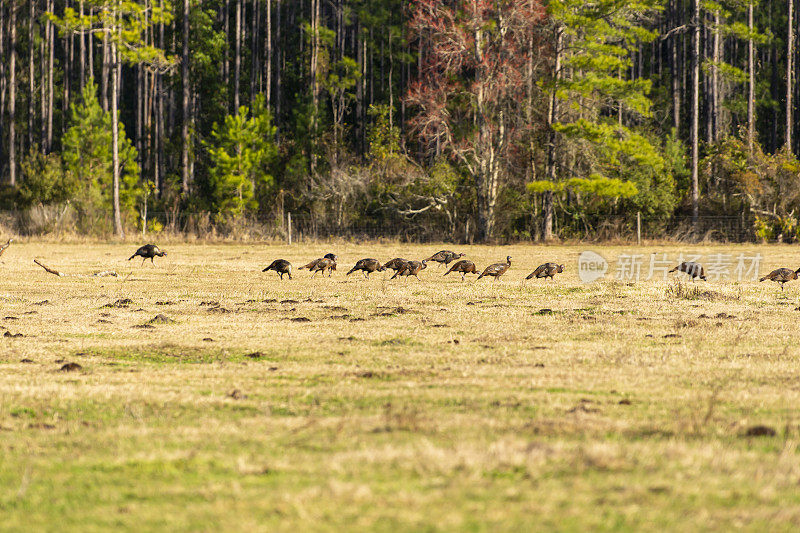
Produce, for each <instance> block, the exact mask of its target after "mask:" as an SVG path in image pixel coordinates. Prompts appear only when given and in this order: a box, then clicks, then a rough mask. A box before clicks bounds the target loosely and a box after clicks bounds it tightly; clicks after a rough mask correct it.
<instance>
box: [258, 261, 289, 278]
mask: <svg viewBox="0 0 800 533" xmlns="http://www.w3.org/2000/svg"><path fill="white" fill-rule="evenodd" d="M268 270H274V271H275V272H277V273H278V274H280V276H281V279H283V275H284V274H286V275H288V276H289V279H292V264H291V263H290V262H289V261H287V260H286V259H276V260H275V261H273V262H272V263H270V264H269V266H268V267H267V268H265V269H264V270H262V271H261V272H266V271H268Z"/></svg>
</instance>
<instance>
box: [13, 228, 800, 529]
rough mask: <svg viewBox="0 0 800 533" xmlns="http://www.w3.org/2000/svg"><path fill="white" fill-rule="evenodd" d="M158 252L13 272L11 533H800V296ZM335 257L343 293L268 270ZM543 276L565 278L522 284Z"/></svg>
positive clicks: (767, 290) (18, 250)
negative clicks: (360, 269)
mask: <svg viewBox="0 0 800 533" xmlns="http://www.w3.org/2000/svg"><path fill="white" fill-rule="evenodd" d="M448 247H450V246H448ZM164 248H165V249H167V250H168V251H169V256H168V257H166V258H156V266H155V267H154V266H152V265H150V263H149V261H148V263H147V264H146V265H144V266H140V265H139V261H138V260H134V261H131V262H128V261H126V259H127V257H128V256H129V255H130V254H131V253H132V251H133V250H134V249H135V246H131V245H118V244H117V245H111V244H109V245H105V244H100V245H95V246H89V245H77V244H44V243H18V244H14V245H13V246H12V247H11V248H9V249H8V250H7V251H6V253H5V255H3V257H2V260H1V261H0V274H1V276H0V302H1V303H2V313H0V315H1V316H0V326H2V329H0V333H6V335H5V336H3V337H0V343H1V344H2V351H0V354H1V355H0V530H11V531H13V530H16V531H33V530H50V531H54V530H58V531H64V530H73V531H76V530H79V531H100V530H108V529H112V528H114V529H119V528H122V529H136V530H141V531H150V530H170V531H177V530H222V529H224V530H229V531H241V530H259V531H294V532H296V531H307V530H316V531H333V530H338V531H342V530H344V531H366V530H369V531H439V530H443V531H444V530H447V531H524V530H533V529H535V530H541V529H558V530H586V529H596V530H652V531H656V530H664V529H669V530H681V531H691V530H698V529H701V530H728V529H731V528H743V529H747V530H753V531H764V530H766V529H769V530H770V531H782V530H783V531H789V530H797V528H798V527H800V454H798V443H800V411H798V404H800V343H798V333H800V311H798V310H797V308H798V305H800V302H798V300H799V299H800V298H798V291H800V282H794V283H795V284H794V285H793V284H791V283H790V284H787V287H786V294H780V291H779V289H778V287H777V286H776V285H775V284H772V283H766V282H765V283H758V282H752V281H744V282H739V281H734V280H723V281H712V282H710V283H707V284H706V283H702V282H698V283H697V284H695V285H696V287H693V286H692V284H691V283H688V284H687V283H685V281H684V283H682V284H680V285H679V284H678V281H677V280H678V279H680V278H679V277H678V276H676V275H675V274H671V275H670V278H669V280H662V279H658V280H647V281H639V282H620V281H614V280H612V279H609V278H606V280H604V281H598V282H596V283H592V284H584V283H582V282H581V281H580V280H579V279H578V276H577V273H576V267H577V257H578V254H579V253H580V251H582V250H584V249H586V247H577V246H523V245H519V246H502V247H500V246H498V247H483V246H468V247H458V246H456V247H453V248H454V249H456V250H461V251H465V252H467V254H468V257H469V258H471V259H474V260H475V262H476V263H477V264H478V266H479V267H483V266H486V265H487V264H488V263H490V262H495V261H498V260H501V259H504V258H505V256H506V255H511V256H513V258H514V259H513V264H512V267H511V269H510V270H509V272H508V273H507V274H506V276H505V277H503V278H502V279H501V280H500V281H498V282H493V281H492V280H491V279H488V280H487V279H483V280H480V281H479V282H476V281H475V276H471V277H468V278H467V281H466V282H465V283H462V282H461V281H460V279H459V277H458V276H456V275H450V276H448V277H444V278H443V277H442V273H443V272H444V270H443V269H439V268H438V267H437V266H436V265H433V266H431V267H429V268H428V269H427V270H424V271H422V273H421V274H420V277H421V278H422V281H417V280H415V279H413V278H412V279H410V280H408V281H406V280H393V281H389V280H388V277H389V276H388V275H386V274H384V273H376V274H374V275H373V277H372V279H370V280H365V279H363V278H362V277H361V275H360V273H359V274H354V275H351V276H349V277H345V275H344V274H345V272H346V271H347V270H348V269H349V268H350V266H351V265H352V264H353V263H354V262H355V260H357V259H359V258H362V257H376V258H378V259H380V260H383V261H386V260H388V259H389V258H391V257H395V256H404V257H408V258H416V259H421V258H423V257H425V256H427V255H431V254H432V253H433V252H435V251H437V250H439V249H440V248H442V246H441V245H432V246H416V245H403V244H395V245H387V244H375V245H369V244H361V245H356V244H340V245H299V246H294V247H291V248H289V247H286V246H267V245H202V244H174V245H172V246H164ZM589 249H593V250H595V251H597V252H599V253H600V254H602V255H604V256H605V257H607V258H608V259H613V258H615V257H617V256H618V255H620V254H623V253H634V252H635V253H641V254H644V255H645V257H646V258H647V257H649V254H650V253H651V252H657V253H659V254H662V253H668V254H670V255H671V256H674V257H676V256H677V254H678V253H679V252H681V251H683V252H684V253H686V252H698V253H700V254H703V255H705V256H709V255H711V254H718V253H725V254H731V255H736V254H739V253H747V254H753V253H759V254H761V255H762V256H763V265H762V268H761V272H762V275H763V274H764V273H766V272H768V271H769V270H771V269H772V268H777V267H779V266H791V267H793V268H796V267H798V266H800V264H799V263H800V261H798V259H799V257H798V255H799V254H798V252H797V250H796V249H795V248H794V247H790V246H779V245H775V246H755V245H737V246H677V245H675V246H655V245H654V246H647V247H642V248H636V247H602V246H598V247H589ZM328 251H335V252H337V253H338V255H339V258H340V259H339V265H340V266H339V270H338V272H336V273H334V275H333V277H332V278H330V279H329V278H327V277H325V278H324V279H321V278H320V277H319V276H317V278H316V279H313V280H312V279H310V274H308V273H307V272H306V271H295V274H294V280H292V281H284V282H280V281H279V280H278V277H277V275H276V274H275V273H274V272H269V273H262V272H261V269H262V268H264V267H265V266H266V265H267V264H269V262H270V261H271V260H272V259H275V258H278V257H284V258H286V259H288V260H290V261H291V262H292V263H293V264H294V265H295V267H297V266H300V265H302V264H303V263H304V262H306V261H308V260H310V259H313V258H315V257H319V256H321V255H323V254H324V253H326V252H328ZM37 257H38V258H40V259H42V260H43V261H44V262H45V263H46V264H49V265H51V266H54V267H56V268H58V269H60V270H62V271H64V272H68V273H72V274H91V273H92V272H94V271H97V270H105V269H115V270H117V271H118V272H119V273H120V277H119V278H92V277H88V276H68V277H60V278H59V277H56V276H53V275H51V274H47V273H45V272H44V271H43V270H42V269H40V268H39V267H38V266H36V265H34V264H33V262H32V260H33V259H34V258H37ZM547 260H557V261H559V262H563V263H565V264H566V266H567V271H566V272H565V273H564V274H563V275H560V276H559V277H557V278H556V281H555V282H550V281H543V280H538V281H537V280H533V281H530V282H526V284H525V285H524V286H523V284H522V283H521V280H522V279H523V278H524V276H525V275H527V274H528V273H529V272H531V271H532V270H533V269H534V268H535V267H536V266H537V265H539V264H540V263H542V262H544V261H547ZM612 269H613V265H612ZM643 270H646V267H645V268H643ZM609 274H610V275H613V272H610V273H609ZM680 276H683V275H680ZM123 299H130V300H131V301H130V302H129V303H125V302H124V301H123V302H119V301H120V300H123ZM157 315H164V318H165V319H166V320H164V319H156V320H153V319H154V318H155V317H156V316H157ZM3 317H4V318H3ZM17 334H21V335H22V336H9V335H17ZM23 361H25V362H23ZM69 362H75V363H78V364H79V365H81V367H82V368H81V369H79V370H76V371H72V372H65V371H59V369H60V368H61V367H62V366H63V365H64V364H65V363H69ZM758 426H764V427H763V428H761V429H759V427H758ZM770 430H774V432H775V434H774V435H766V436H758V435H749V434H748V433H755V434H758V433H764V432H766V433H770Z"/></svg>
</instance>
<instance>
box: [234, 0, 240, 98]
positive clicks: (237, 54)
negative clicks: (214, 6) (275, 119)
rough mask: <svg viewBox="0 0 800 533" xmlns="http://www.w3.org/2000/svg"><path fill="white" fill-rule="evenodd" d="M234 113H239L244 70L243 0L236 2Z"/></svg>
mask: <svg viewBox="0 0 800 533" xmlns="http://www.w3.org/2000/svg"><path fill="white" fill-rule="evenodd" d="M233 33H234V34H233V39H234V47H235V50H234V56H233V112H234V113H238V112H239V77H240V74H241V69H242V0H236V21H235V23H234V28H233Z"/></svg>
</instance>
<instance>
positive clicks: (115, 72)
mask: <svg viewBox="0 0 800 533" xmlns="http://www.w3.org/2000/svg"><path fill="white" fill-rule="evenodd" d="M110 56H111V60H112V61H113V63H112V65H111V158H112V166H113V172H114V192H113V194H114V233H115V234H116V235H117V236H118V237H121V238H124V237H125V232H124V231H123V229H122V214H121V212H120V205H119V182H120V165H119V113H118V112H117V97H118V96H119V93H118V92H117V83H118V81H117V80H118V79H119V68H120V63H119V58H118V57H117V46H116V44H114V43H113V42H112V43H111V50H110Z"/></svg>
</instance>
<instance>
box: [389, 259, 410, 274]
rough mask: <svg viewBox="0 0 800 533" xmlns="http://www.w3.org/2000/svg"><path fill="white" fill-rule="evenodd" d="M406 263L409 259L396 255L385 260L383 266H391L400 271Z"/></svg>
mask: <svg viewBox="0 0 800 533" xmlns="http://www.w3.org/2000/svg"><path fill="white" fill-rule="evenodd" d="M406 263H408V259H403V258H402V257H395V258H394V259H390V260H389V261H387V262H385V263H384V264H383V268H384V269H387V268H391V269H392V270H394V271H398V270H400V269H401V268H403V266H405V264H406Z"/></svg>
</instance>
